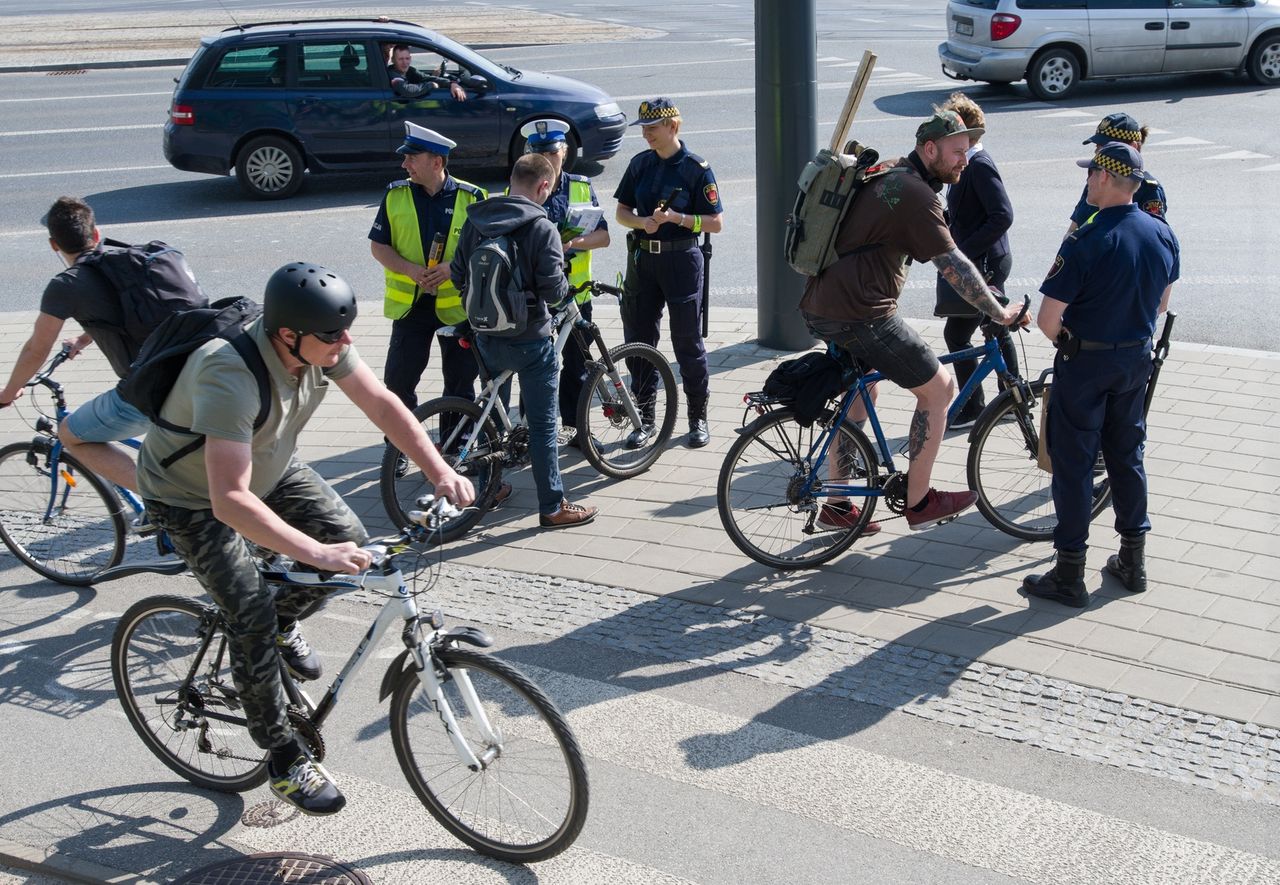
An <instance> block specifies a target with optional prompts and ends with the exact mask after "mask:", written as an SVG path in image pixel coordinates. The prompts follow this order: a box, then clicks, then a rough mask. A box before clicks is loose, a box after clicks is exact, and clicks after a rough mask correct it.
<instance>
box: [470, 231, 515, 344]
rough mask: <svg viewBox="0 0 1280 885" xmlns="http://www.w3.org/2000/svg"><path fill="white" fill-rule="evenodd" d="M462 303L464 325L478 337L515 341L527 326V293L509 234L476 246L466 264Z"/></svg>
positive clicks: (486, 240)
mask: <svg viewBox="0 0 1280 885" xmlns="http://www.w3.org/2000/svg"><path fill="white" fill-rule="evenodd" d="M511 233H515V231H511ZM463 303H464V304H465V306H466V309H467V322H468V323H470V324H471V328H472V329H474V330H475V331H476V332H478V333H480V334H483V335H494V336H496V337H499V338H514V337H516V336H518V335H520V334H522V333H523V332H524V330H525V329H526V328H527V327H528V325H529V293H528V291H527V290H526V288H525V285H524V275H523V274H522V273H521V272H520V260H519V255H518V252H517V249H516V244H515V240H513V239H512V238H511V235H510V233H509V234H504V235H502V236H497V237H485V238H483V239H481V240H480V242H479V243H477V244H476V248H475V251H473V252H472V253H471V257H470V259H469V260H468V261H467V287H466V292H465V293H464V295H463Z"/></svg>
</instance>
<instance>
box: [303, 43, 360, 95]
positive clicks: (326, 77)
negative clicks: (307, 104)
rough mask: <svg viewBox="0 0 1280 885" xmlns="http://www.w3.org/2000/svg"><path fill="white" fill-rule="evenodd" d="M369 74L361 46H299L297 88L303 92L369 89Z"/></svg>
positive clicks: (343, 44)
mask: <svg viewBox="0 0 1280 885" xmlns="http://www.w3.org/2000/svg"><path fill="white" fill-rule="evenodd" d="M372 85H373V71H372V70H371V69H370V67H369V53H368V50H367V48H366V47H365V45H364V44H363V43H347V42H337V43H303V44H302V61H301V63H300V64H299V66H298V86H299V87H300V88H303V89H350V88H352V87H360V86H366V87H367V86H372Z"/></svg>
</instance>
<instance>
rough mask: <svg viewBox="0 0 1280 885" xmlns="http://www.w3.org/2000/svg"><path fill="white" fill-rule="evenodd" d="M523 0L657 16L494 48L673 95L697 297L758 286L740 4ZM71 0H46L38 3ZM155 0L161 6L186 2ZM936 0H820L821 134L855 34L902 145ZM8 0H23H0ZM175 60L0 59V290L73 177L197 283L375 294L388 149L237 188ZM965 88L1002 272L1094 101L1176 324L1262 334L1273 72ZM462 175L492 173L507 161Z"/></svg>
mask: <svg viewBox="0 0 1280 885" xmlns="http://www.w3.org/2000/svg"><path fill="white" fill-rule="evenodd" d="M239 5H245V6H247V5H254V6H262V5H266V4H261V3H255V4H239ZM308 5H309V6H310V5H313V4H308ZM527 5H528V6H529V7H531V8H534V9H540V10H544V11H556V12H562V13H567V14H573V15H585V16H593V17H596V18H599V19H606V20H610V21H616V22H619V23H626V24H634V25H642V26H646V27H661V28H664V29H666V30H667V31H668V32H669V34H670V36H668V37H666V38H661V39H654V40H644V41H636V42H624V43H621V44H615V43H610V44H599V45H586V46H565V45H556V46H541V47H515V48H508V49H501V50H491V51H490V53H489V54H490V55H492V56H493V57H494V58H496V59H498V60H501V61H503V62H505V63H508V64H512V65H515V66H517V67H528V68H531V69H534V70H543V71H550V72H554V73H559V74H565V75H568V76H572V77H577V78H580V79H583V80H587V81H590V82H592V83H595V84H597V85H599V86H601V87H602V88H604V89H605V90H607V91H608V92H610V93H611V94H612V95H613V96H614V97H616V98H617V99H618V100H619V102H621V103H622V104H623V106H624V107H626V108H628V109H630V110H631V111H632V112H633V111H634V106H635V105H637V104H638V102H639V101H640V100H642V99H644V98H646V97H652V96H654V95H660V94H662V95H669V96H671V97H673V98H674V99H675V100H676V101H677V102H678V104H679V106H680V108H681V111H682V113H683V115H684V118H685V130H684V135H685V136H686V142H687V144H688V145H689V147H690V149H691V150H693V151H695V152H696V153H699V154H702V155H703V156H704V157H706V158H707V159H708V160H709V161H710V163H711V164H712V168H713V169H714V170H715V172H716V175H717V178H718V179H719V181H720V184H721V193H722V195H723V200H724V203H725V206H726V215H725V217H726V226H725V233H724V234H723V235H721V236H720V237H718V238H717V243H716V257H715V260H714V266H713V269H712V288H713V303H720V304H732V305H737V306H750V305H754V304H755V299H756V282H755V280H756V254H757V249H758V248H760V244H758V243H757V242H756V214H757V211H758V210H759V207H757V205H756V198H755V182H756V180H757V175H758V174H759V173H758V172H757V170H756V168H755V162H754V132H753V125H754V120H753V117H754V101H753V78H754V48H753V43H752V40H753V19H752V7H751V4H748V3H716V4H702V5H700V6H690V5H686V4H677V3H658V4H646V5H645V6H644V8H643V9H641V8H640V7H636V6H634V5H633V4H628V3H623V2H618V0H604V2H599V3H591V4H587V3H578V4H569V5H565V4H552V3H550V2H546V0H537V2H534V3H530V4H527ZM128 6H129V5H128V4H118V5H116V4H113V5H112V9H113V10H115V9H118V8H128ZM87 7H88V5H87V4H81V3H55V4H53V6H52V7H45V9H47V10H48V11H55V12H64V11H73V10H84V9H86V8H87ZM170 7H171V8H173V9H174V10H175V13H176V11H178V10H180V9H181V8H182V7H181V4H170ZM147 8H148V9H149V10H150V11H155V10H156V8H157V7H155V6H152V5H150V4H148V6H147ZM160 8H163V6H161V7H160ZM346 8H349V7H346ZM943 9H944V3H943V2H942V0H913V2H911V3H907V2H863V3H858V4H855V5H852V6H851V5H850V4H843V3H842V4H836V3H820V4H819V34H818V44H817V52H818V59H819V63H818V80H819V82H818V85H817V88H818V93H817V94H818V102H819V104H818V106H819V115H818V116H819V120H818V122H817V132H818V136H819V141H820V143H824V142H825V140H826V139H827V138H828V137H829V133H830V131H831V129H832V127H833V125H834V119H835V117H836V115H837V113H838V111H839V108H840V105H841V103H842V101H843V98H844V94H845V92H846V91H847V87H848V83H849V81H850V79H851V77H852V74H853V72H854V70H855V67H856V63H857V60H858V59H859V58H860V57H861V54H862V51H863V50H864V49H872V50H874V51H875V52H876V53H877V54H878V55H879V63H878V65H877V67H876V76H875V78H874V80H873V82H872V85H871V88H870V89H869V91H868V93H867V95H866V97H865V99H864V101H863V104H862V107H861V110H860V111H859V114H858V117H857V119H856V121H855V124H854V128H853V135H854V136H856V137H857V138H858V139H859V140H861V141H863V142H864V143H867V144H870V145H873V146H875V147H877V148H879V149H880V151H881V153H882V154H885V155H889V154H896V153H902V152H904V151H905V150H906V149H909V148H910V146H911V142H912V138H913V134H914V129H915V127H916V125H917V124H918V122H919V121H920V120H921V119H922V118H923V117H924V116H926V115H927V114H928V112H929V109H930V106H931V105H932V104H934V103H936V102H940V101H941V100H943V99H944V98H945V97H946V95H947V94H949V92H950V91H951V90H952V89H953V88H955V87H956V84H954V83H952V82H950V81H947V80H946V79H944V78H942V77H941V75H940V73H939V68H938V64H937V57H936V46H937V43H938V42H939V41H940V40H941V39H942V35H943ZM6 11H10V12H15V11H30V9H29V7H28V8H27V9H26V10H24V9H23V8H22V7H20V6H15V5H12V4H7V5H6ZM427 18H428V19H429V16H427ZM177 73H178V71H177V70H174V69H164V68H162V69H139V70H107V71H91V72H88V73H83V74H76V75H69V76H48V75H44V74H7V75H2V76H0V95H3V96H4V97H3V98H0V145H3V149H4V156H5V158H6V162H5V170H4V171H3V172H0V178H3V179H4V187H5V192H6V200H5V207H4V211H3V217H2V219H0V262H3V264H4V266H5V267H7V268H9V279H8V281H7V283H6V285H5V286H4V287H3V292H2V293H0V308H7V309H23V308H28V309H29V308H33V307H35V306H36V305H37V304H38V299H39V293H40V291H41V289H42V287H43V284H44V282H45V281H46V280H47V278H48V276H49V275H50V274H51V273H53V272H55V271H56V270H57V269H58V265H57V264H56V260H55V258H54V257H53V256H52V255H51V254H48V253H47V251H46V250H47V247H46V245H45V240H44V236H43V233H42V231H41V229H40V227H39V225H38V219H39V218H40V216H41V214H42V213H43V211H44V209H45V208H47V206H48V204H49V203H50V202H51V201H52V198H53V197H55V196H57V195H58V194H61V193H77V194H83V195H85V196H86V197H87V198H88V199H89V200H90V202H91V203H92V204H93V205H94V206H95V208H96V209H97V211H98V214H99V220H100V222H101V224H102V226H103V227H104V229H106V230H107V231H108V233H109V234H112V235H114V236H116V237H119V238H123V239H130V240H146V239H151V238H163V239H166V240H169V241H171V242H174V243H176V244H179V245H180V246H181V247H183V248H184V249H185V250H186V251H187V252H188V254H189V255H190V257H191V260H192V264H193V266H194V267H195V268H196V270H197V272H198V274H199V275H200V278H201V280H202V281H203V282H204V284H205V285H206V287H207V288H208V289H209V290H210V292H211V294H214V295H218V296H224V295H231V294H254V293H255V290H257V288H258V287H259V286H260V284H261V282H262V281H264V280H265V278H266V276H267V275H268V274H269V272H270V271H271V270H272V269H274V268H275V267H277V266H279V265H280V264H282V263H284V262H286V261H290V260H294V259H306V260H313V261H320V262H324V263H326V264H329V265H331V266H333V267H335V268H337V269H338V270H339V271H341V272H342V273H343V274H344V275H346V276H347V277H348V278H350V279H351V280H352V281H353V282H354V283H355V284H356V286H357V290H358V291H359V292H360V293H361V294H362V296H364V297H367V298H370V299H376V298H378V297H379V293H380V291H381V278H380V271H379V268H378V267H377V265H375V264H374V262H373V261H372V259H371V258H370V257H369V254H368V246H367V243H366V235H367V232H368V225H369V223H370V222H371V220H372V216H373V212H374V208H375V207H376V204H377V201H378V199H379V197H380V192H381V190H382V187H383V185H384V183H385V182H386V181H388V180H391V179H393V178H395V177H397V175H396V172H395V170H394V168H393V167H392V166H391V165H390V164H389V166H388V172H387V173H386V174H380V173H375V174H364V175H342V176H336V177H335V176H330V177H320V176H317V177H313V178H312V179H311V181H310V182H309V183H308V185H307V187H306V188H305V189H304V191H303V193H302V194H300V195H299V196H298V197H297V198H295V199H292V200H288V201H285V202H282V203H259V202H252V201H249V200H247V199H245V198H244V197H242V196H241V194H240V191H239V189H238V188H237V186H236V185H235V183H234V181H232V180H230V179H220V178H214V177H208V176H203V175H196V174H191V173H183V172H178V171H176V170H174V169H172V168H170V167H169V166H167V165H166V163H165V161H164V158H163V156H162V154H161V150H160V137H161V126H162V124H163V122H164V116H165V109H166V107H167V104H168V96H169V93H170V91H171V88H172V83H171V80H172V78H173V76H174V75H176V74H177ZM968 88H969V90H970V92H971V94H973V95H974V96H975V97H976V98H977V99H978V100H979V101H980V102H981V103H982V104H983V105H984V107H985V109H986V111H987V113H988V121H989V122H988V128H989V135H988V137H987V138H986V139H985V142H984V143H985V144H986V146H987V147H988V149H989V150H990V151H991V153H992V155H993V156H994V157H995V159H996V161H997V163H998V164H999V166H1000V168H1001V171H1002V173H1003V175H1004V177H1005V180H1006V182H1007V185H1008V188H1009V191H1010V194H1011V197H1012V199H1013V203H1014V208H1015V214H1016V221H1015V225H1014V228H1013V231H1012V243H1013V254H1014V270H1013V276H1012V279H1011V282H1010V286H1009V288H1010V290H1011V291H1012V292H1015V293H1022V292H1035V290H1036V289H1037V287H1038V284H1039V281H1040V279H1041V278H1042V276H1043V272H1044V270H1046V269H1047V268H1048V267H1049V264H1050V262H1051V260H1052V257H1053V254H1054V252H1055V250H1056V247H1057V243H1058V241H1059V239H1060V237H1061V235H1062V233H1063V231H1064V230H1065V228H1066V225H1067V218H1068V215H1069V213H1070V210H1071V208H1072V206H1073V205H1074V201H1075V199H1076V197H1077V196H1078V194H1079V191H1080V188H1081V186H1082V182H1083V177H1084V173H1083V171H1082V170H1079V169H1077V168H1076V167H1075V166H1074V165H1073V164H1072V160H1074V159H1077V158H1080V157H1084V156H1087V155H1088V152H1089V148H1086V147H1082V146H1081V145H1080V142H1081V141H1082V140H1083V139H1084V138H1085V137H1086V136H1087V135H1089V134H1090V133H1091V132H1092V129H1093V127H1094V126H1095V125H1096V122H1097V120H1098V119H1100V118H1101V117H1102V116H1103V115H1104V114H1106V113H1108V112H1110V111H1113V110H1115V109H1117V108H1123V109H1125V110H1127V111H1128V112H1129V113H1131V114H1133V115H1134V116H1135V117H1137V118H1138V119H1139V120H1140V121H1143V122H1146V123H1148V124H1150V125H1151V126H1152V128H1153V134H1152V136H1151V138H1150V141H1149V143H1148V147H1147V149H1146V151H1145V156H1146V159H1147V162H1148V165H1149V168H1150V169H1152V170H1153V171H1154V173H1155V174H1156V175H1157V176H1158V177H1159V178H1160V180H1161V181H1162V182H1163V183H1164V185H1165V187H1166V189H1167V191H1168V193H1169V202H1170V219H1171V222H1172V224H1173V226H1174V228H1175V230H1176V231H1177V233H1178V234H1179V237H1180V238H1181V241H1182V244H1183V260H1182V281H1181V282H1180V284H1179V285H1178V287H1177V288H1176V290H1175V292H1176V294H1175V305H1176V307H1177V308H1178V310H1179V311H1180V313H1181V320H1180V325H1179V329H1178V337H1180V338H1182V339H1184V340H1191V341H1196V342H1200V343H1211V344H1221V345H1228V346H1236V347H1246V348H1254V349H1274V348H1275V346H1276V342H1277V341H1278V340H1280V334H1277V332H1278V330H1280V319H1277V315H1278V314H1280V290H1277V287H1276V286H1275V285H1274V275H1273V272H1272V263H1273V261H1274V255H1275V253H1276V251H1277V247H1278V246H1280V234H1278V233H1277V230H1278V228H1277V225H1276V224H1275V221H1274V217H1275V206H1276V205H1277V204H1278V203H1280V148H1277V147H1276V145H1277V143H1280V139H1278V136H1280V124H1278V123H1277V122H1276V121H1277V120H1280V90H1265V89H1260V88H1258V87H1255V86H1253V85H1252V84H1250V83H1249V82H1247V81H1246V80H1244V79H1243V78H1237V77H1232V76H1227V75H1202V76H1182V77H1175V78H1146V79H1142V80H1134V81H1122V82H1113V83H1097V84H1085V86H1084V87H1082V88H1081V90H1080V91H1079V93H1078V96H1077V97H1076V98H1074V99H1072V100H1070V101H1067V102H1063V103H1059V104H1052V105H1051V104H1045V103H1041V102H1037V101H1033V100H1031V99H1030V97H1029V95H1028V93H1027V92H1026V90H1025V87H1021V86H1015V87H1012V88H991V87H985V86H979V85H975V84H968ZM642 148H643V142H642V141H641V139H640V138H639V136H638V134H632V135H630V136H629V137H628V138H627V139H626V140H625V141H624V144H623V149H622V151H621V152H620V154H619V155H618V156H616V157H614V158H613V159H612V160H609V161H606V162H605V163H604V164H603V167H599V166H589V167H587V168H586V169H584V171H587V172H589V173H590V174H592V175H594V177H595V181H596V186H597V190H598V192H599V193H600V194H601V195H602V196H603V198H604V200H605V202H606V204H609V203H610V202H611V196H612V192H613V189H614V187H615V186H616V184H617V181H618V179H619V178H620V177H621V174H622V172H623V170H624V169H625V166H626V160H627V158H628V157H629V156H630V155H631V154H633V153H634V152H636V151H638V150H640V149H642ZM470 177H471V178H472V180H475V181H477V183H481V184H483V185H485V186H489V187H497V186H500V185H501V183H502V170H496V169H495V170H487V171H482V172H479V173H476V174H472V175H470ZM778 211H785V210H784V209H783V210H778ZM619 239H620V238H619ZM622 262H623V253H622V249H621V248H619V246H618V245H617V244H615V246H614V247H613V248H611V249H610V250H609V251H608V252H607V253H606V254H604V255H602V256H601V257H600V258H599V259H598V261H597V268H598V273H599V274H602V275H603V276H606V277H611V276H613V274H615V273H616V272H617V271H618V270H620V269H621V267H622ZM933 280H934V275H933V273H932V269H931V268H930V267H916V268H914V269H913V271H912V275H911V279H910V281H909V283H908V289H907V293H906V294H905V295H904V297H903V300H902V305H903V309H904V311H905V313H906V314H907V315H909V316H915V317H923V316H928V315H930V313H931V312H932V290H933V285H934V282H933Z"/></svg>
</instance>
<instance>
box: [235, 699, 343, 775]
mask: <svg viewBox="0 0 1280 885" xmlns="http://www.w3.org/2000/svg"><path fill="white" fill-rule="evenodd" d="M288 716H289V724H290V725H291V726H293V730H294V732H295V733H297V734H299V735H301V736H302V738H303V740H305V741H306V743H307V751H308V752H309V753H311V758H312V759H314V760H315V761H316V762H323V761H324V753H325V745H324V736H323V735H321V734H320V730H319V729H318V728H316V726H315V724H314V723H313V722H312V721H311V719H310V718H309V717H308V716H307V714H306V713H305V712H303V711H302V710H300V709H298V708H297V707H290V708H289V712H288ZM213 755H215V756H217V757H218V758H219V759H234V760H236V761H237V762H255V763H256V762H262V761H263V760H262V757H261V756H237V755H236V754H235V753H231V752H228V751H226V750H214V751H213Z"/></svg>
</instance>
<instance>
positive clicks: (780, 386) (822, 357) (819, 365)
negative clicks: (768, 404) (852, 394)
mask: <svg viewBox="0 0 1280 885" xmlns="http://www.w3.org/2000/svg"><path fill="white" fill-rule="evenodd" d="M846 386H847V384H846V378H845V368H844V367H843V366H842V365H841V364H840V361H839V360H837V359H836V358H835V357H833V356H830V355H829V354H827V353H824V352H822V351H816V350H815V351H813V352H811V353H806V354H805V355H804V356H802V357H798V358H796V359H793V360H785V361H784V362H781V363H779V364H778V365H777V366H776V367H775V368H774V370H773V371H772V372H770V373H769V377H768V378H766V379H765V382H764V393H765V394H766V395H767V396H772V397H776V398H777V399H779V400H781V401H782V402H785V403H788V404H789V405H790V406H791V407H792V410H793V412H794V415H795V421H796V423H797V424H799V425H800V426H801V427H809V426H811V425H812V424H813V422H814V421H816V420H818V417H819V416H820V415H821V414H822V410H823V408H824V407H825V406H826V404H827V402H828V401H829V400H831V399H834V398H835V397H837V396H840V395H841V394H842V393H843V392H844V390H845V387H846Z"/></svg>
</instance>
